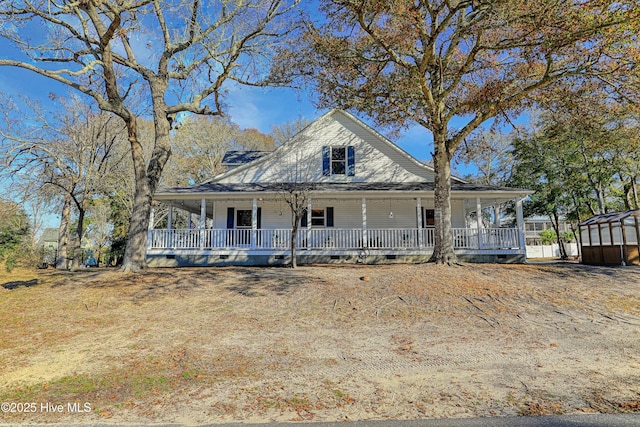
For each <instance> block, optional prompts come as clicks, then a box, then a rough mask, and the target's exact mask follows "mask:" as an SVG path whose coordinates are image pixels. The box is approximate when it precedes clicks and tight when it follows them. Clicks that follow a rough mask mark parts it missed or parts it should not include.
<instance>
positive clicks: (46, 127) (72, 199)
mask: <svg viewBox="0 0 640 427" xmlns="http://www.w3.org/2000/svg"><path fill="white" fill-rule="evenodd" d="M3 106H4V108H3V110H4V111H5V125H6V126H4V128H3V129H0V135H2V136H3V140H2V143H1V144H0V154H2V158H3V160H2V161H3V163H4V171H3V174H4V175H7V176H11V177H13V178H14V180H15V181H16V182H17V183H18V185H20V186H21V187H22V188H23V189H26V188H28V189H29V191H30V192H35V193H39V194H42V195H43V196H44V195H46V194H47V193H49V194H50V193H51V192H55V193H57V194H59V198H60V199H62V200H63V206H62V210H61V224H60V233H59V234H60V238H59V251H58V260H57V262H56V265H57V266H58V267H59V268H64V269H66V268H68V265H67V260H68V258H69V256H68V252H70V251H68V249H69V248H70V245H72V246H73V247H72V248H70V249H71V251H72V252H73V254H74V256H73V266H74V267H79V266H80V264H81V262H82V258H81V255H82V253H81V249H80V248H81V245H82V237H83V233H84V217H85V214H86V212H87V209H88V207H89V203H90V201H91V198H92V197H93V196H94V195H96V194H100V193H105V192H108V188H107V183H108V179H107V177H108V176H110V175H113V174H114V169H115V170H117V169H118V165H119V164H120V160H121V159H120V158H117V157H114V154H115V152H116V150H115V147H116V146H117V145H118V144H124V136H125V134H124V133H123V131H124V128H123V126H122V124H121V122H120V121H117V120H116V117H115V116H114V115H112V114H108V113H102V114H96V113H94V111H93V110H92V109H91V106H89V105H86V104H83V103H82V102H81V100H80V99H77V98H73V97H72V98H71V99H70V100H69V101H65V102H63V103H62V107H63V111H62V112H61V113H56V112H53V111H47V110H46V109H42V108H40V106H39V105H38V104H31V106H30V114H29V116H31V117H32V118H33V119H32V120H33V122H32V123H35V126H34V125H32V124H31V123H30V122H26V121H24V120H23V117H24V115H25V111H24V110H20V109H18V108H17V107H16V106H15V105H14V104H11V103H10V102H9V101H8V100H5V102H4V103H3ZM25 123H29V125H28V127H27V125H25ZM72 205H73V206H72ZM72 207H73V208H74V209H75V211H76V213H77V216H78V218H77V227H76V230H75V238H73V239H71V229H70V225H71V215H72Z"/></svg>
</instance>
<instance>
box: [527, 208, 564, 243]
mask: <svg viewBox="0 0 640 427" xmlns="http://www.w3.org/2000/svg"><path fill="white" fill-rule="evenodd" d="M558 225H559V228H560V235H562V234H563V233H564V232H565V231H571V223H569V222H568V221H566V220H565V219H564V218H560V220H559V223H558ZM544 230H552V231H553V232H555V230H554V228H553V224H552V223H551V220H550V219H549V217H548V216H544V215H533V216H530V217H528V218H525V219H524V237H525V239H526V242H527V245H542V240H541V239H540V232H541V231H544Z"/></svg>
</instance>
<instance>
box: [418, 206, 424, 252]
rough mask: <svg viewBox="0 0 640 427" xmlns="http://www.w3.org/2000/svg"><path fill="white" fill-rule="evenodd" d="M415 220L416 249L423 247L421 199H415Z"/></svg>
mask: <svg viewBox="0 0 640 427" xmlns="http://www.w3.org/2000/svg"><path fill="white" fill-rule="evenodd" d="M416 218H417V219H418V247H419V248H422V247H423V246H424V240H423V234H422V229H423V228H424V224H423V223H422V198H420V197H416Z"/></svg>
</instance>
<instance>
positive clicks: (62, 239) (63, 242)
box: [56, 194, 71, 270]
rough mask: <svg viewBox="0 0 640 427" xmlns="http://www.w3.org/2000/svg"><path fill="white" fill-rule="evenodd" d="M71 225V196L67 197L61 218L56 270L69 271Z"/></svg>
mask: <svg viewBox="0 0 640 427" xmlns="http://www.w3.org/2000/svg"><path fill="white" fill-rule="evenodd" d="M70 225H71V196H70V195H68V194H67V195H65V197H64V205H63V206H62V214H61V216H60V228H59V229H58V255H57V258H56V268H57V269H60V270H67V269H68V268H69V266H68V262H67V261H68V260H67V257H68V253H69V226H70Z"/></svg>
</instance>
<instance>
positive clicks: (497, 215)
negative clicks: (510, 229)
mask: <svg viewBox="0 0 640 427" xmlns="http://www.w3.org/2000/svg"><path fill="white" fill-rule="evenodd" d="M503 206H504V205H503V204H502V203H496V204H495V205H493V226H494V227H495V228H500V226H501V224H500V221H501V217H502V207H503Z"/></svg>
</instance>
